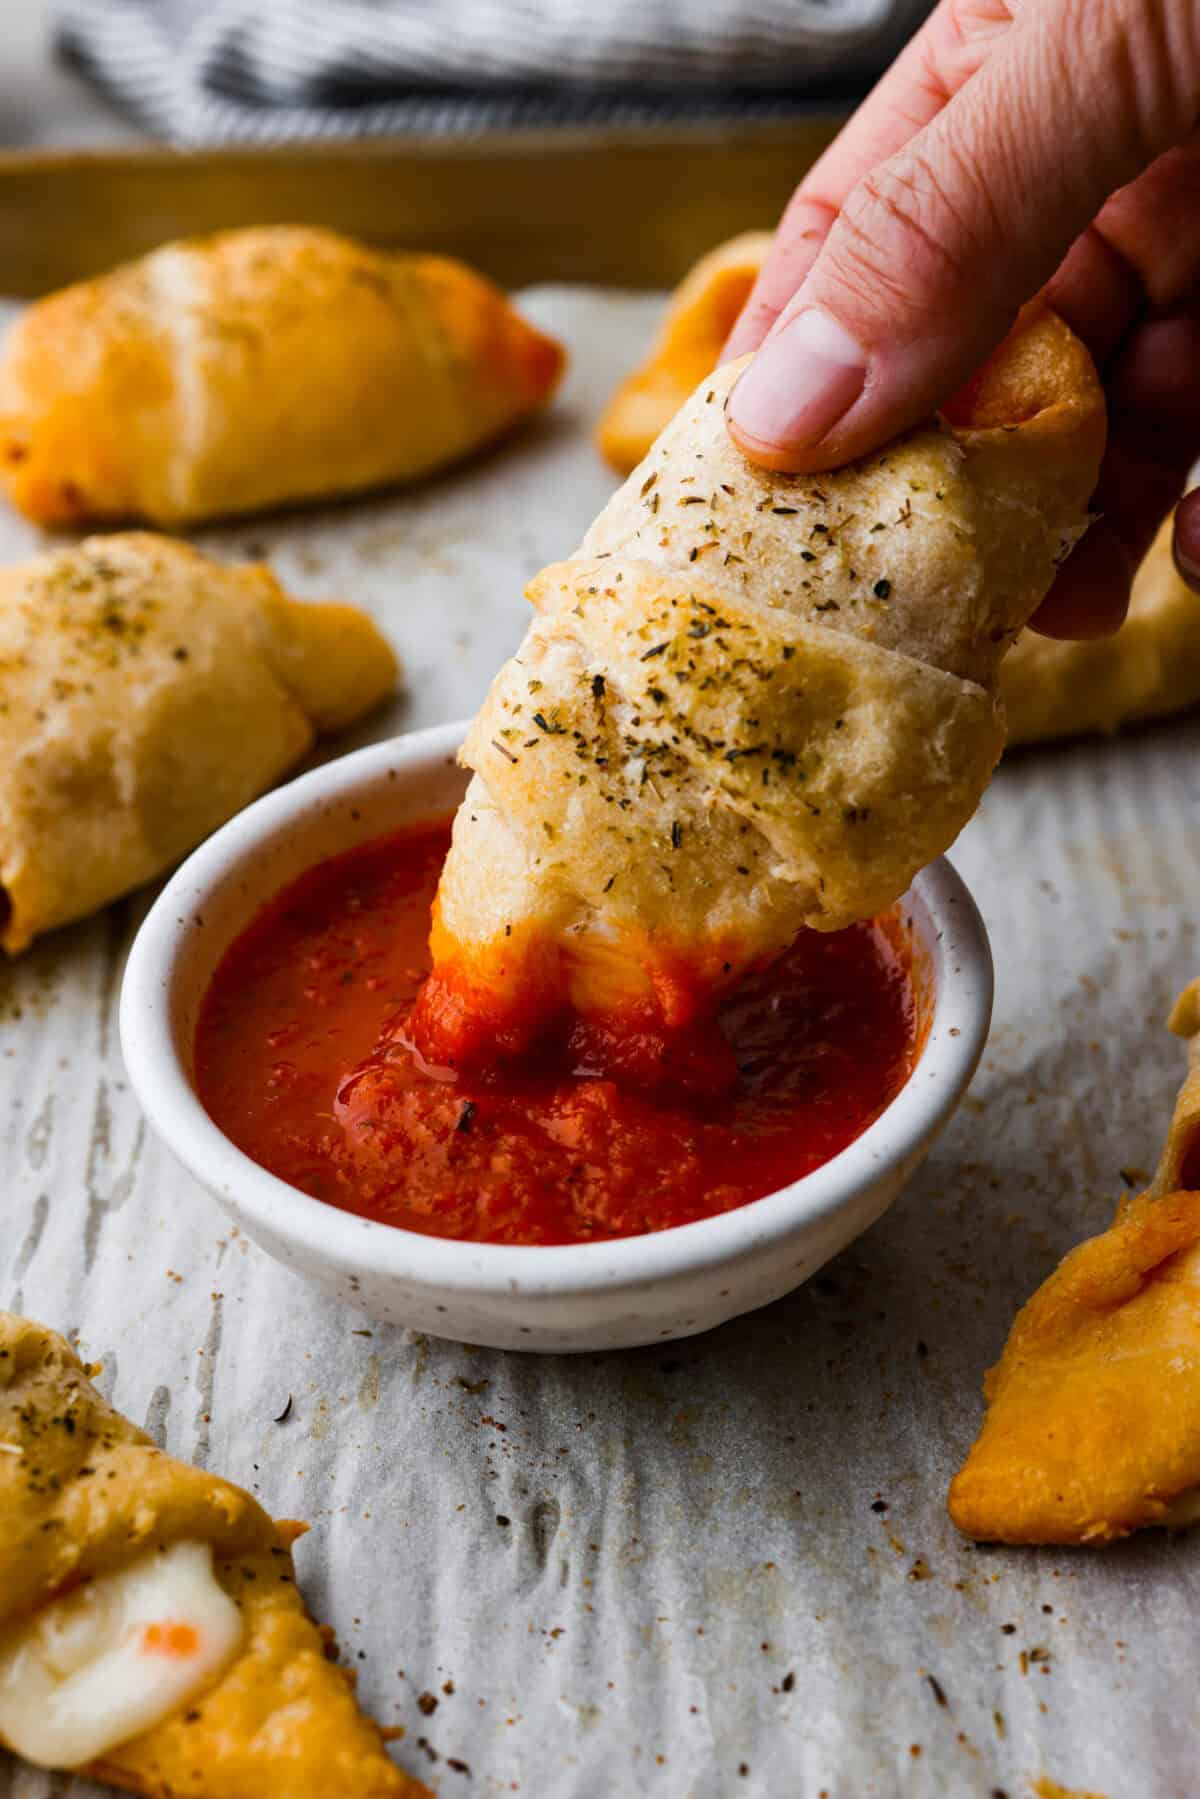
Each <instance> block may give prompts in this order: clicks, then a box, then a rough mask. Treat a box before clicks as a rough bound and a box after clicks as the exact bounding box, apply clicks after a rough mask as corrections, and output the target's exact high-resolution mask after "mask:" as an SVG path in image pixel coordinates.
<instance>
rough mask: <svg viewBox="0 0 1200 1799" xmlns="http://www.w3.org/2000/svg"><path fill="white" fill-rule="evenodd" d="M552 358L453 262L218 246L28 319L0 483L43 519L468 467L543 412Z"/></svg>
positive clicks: (123, 514) (125, 275) (148, 513)
mask: <svg viewBox="0 0 1200 1799" xmlns="http://www.w3.org/2000/svg"><path fill="white" fill-rule="evenodd" d="M562 365H563V354H562V350H561V348H560V347H559V345H558V344H556V343H554V342H553V341H552V340H551V339H550V338H547V337H544V336H543V335H542V334H541V333H540V332H539V331H535V330H534V328H533V327H532V326H531V325H529V324H527V323H526V322H525V320H524V319H523V318H521V317H520V315H519V314H518V313H517V312H515V311H514V310H513V308H512V307H511V306H510V305H509V303H508V301H507V299H506V298H505V296H504V295H503V294H502V293H501V292H500V290H499V289H498V288H496V287H493V286H492V284H491V282H489V281H486V280H484V278H483V277H482V276H481V275H477V274H476V273H475V272H474V271H473V270H472V269H469V268H467V267H465V265H464V264H462V263H460V262H452V261H451V260H449V259H448V258H446V257H442V256H415V255H384V254H380V253H378V252H376V251H374V250H369V249H367V248H366V247H365V246H364V245H361V244H356V243H353V242H351V241H350V239H348V238H344V237H339V236H337V235H336V234H335V233H334V232H332V231H320V230H315V229H312V228H309V227H303V226H295V225H273V226H261V227H257V228H254V229H250V230H245V231H227V232H223V233H221V234H220V235H218V236H216V237H209V238H197V239H194V240H192V241H187V242H183V243H175V244H168V245H166V246H165V247H164V248H163V249H161V250H156V251H154V252H153V254H151V255H149V256H146V257H143V258H142V259H141V260H140V261H138V262H133V263H129V264H127V265H125V266H124V267H122V268H118V269H115V270H113V272H112V273H111V274H109V275H104V276H101V277H100V278H99V279H97V280H94V281H85V282H81V283H80V284H79V285H77V286H75V287H69V288H65V289H64V290H63V291H62V292H60V293H56V294H52V295H50V296H49V297H48V298H47V299H45V300H42V301H40V302H39V303H38V304H36V305H34V306H32V307H30V308H29V310H28V311H27V312H26V313H24V314H23V315H22V317H21V318H20V320H19V321H18V323H17V325H16V326H15V327H14V329H13V332H12V334H11V336H10V337H9V339H8V341H7V344H6V345H5V348H4V352H3V355H2V357H0V478H2V479H3V482H4V485H5V487H6V488H7V490H8V494H9V497H10V498H11V499H12V501H13V503H14V505H16V506H18V507H19V508H20V509H21V511H22V512H24V513H26V514H27V515H28V516H29V517H30V518H31V519H33V520H35V521H36V522H37V523H38V524H41V525H50V526H65V525H80V524H88V523H103V522H114V521H115V522H120V521H124V520H127V519H135V518H136V519H148V520H149V521H150V522H151V523H153V524H158V525H186V524H194V523H195V522H196V521H198V520H200V519H208V518H217V517H225V516H229V515H232V514H235V513H248V512H256V511H260V510H263V509H264V508H267V507H271V506H281V505H290V504H294V503H296V502H300V501H304V500H320V499H330V498H334V497H336V496H338V495H343V494H352V493H358V492H361V491H363V490H364V489H367V488H372V487H379V486H382V485H391V484H393V483H398V482H404V481H414V480H417V479H419V478H420V477H421V476H424V475H429V474H432V473H433V472H434V471H435V470H437V469H440V468H444V467H446V466H447V465H448V464H450V463H452V462H457V461H459V460H461V459H462V458H463V457H464V456H469V455H470V454H471V453H472V452H473V451H475V450H478V449H480V448H481V447H482V446H483V445H484V444H487V443H490V442H491V441H492V440H493V439H494V438H497V437H500V436H502V435H503V434H504V433H505V432H506V431H509V430H510V429H512V427H513V426H515V425H516V424H518V423H519V422H520V421H521V420H522V419H524V418H527V417H528V416H529V415H530V414H531V413H533V412H535V411H537V409H538V408H539V407H540V406H542V405H543V404H544V403H545V402H546V401H547V400H548V399H549V397H550V395H551V393H552V392H553V390H554V387H555V385H556V383H557V381H558V377H559V374H560V373H561V370H562Z"/></svg>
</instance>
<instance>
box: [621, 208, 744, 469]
mask: <svg viewBox="0 0 1200 1799" xmlns="http://www.w3.org/2000/svg"><path fill="white" fill-rule="evenodd" d="M772 237H773V233H772V232H770V231H743V232H742V234H741V236H740V237H735V238H731V239H730V241H729V242H728V243H727V244H720V245H718V247H717V248H716V249H715V250H710V251H709V253H708V255H707V256H702V257H701V258H700V261H699V262H698V263H696V265H695V267H694V268H692V269H690V270H689V271H688V273H687V274H686V275H685V276H684V278H683V280H682V281H681V282H680V284H679V286H678V287H677V288H676V289H675V292H674V293H673V294H672V296H671V299H670V302H669V304H668V306H667V312H666V317H665V318H664V320H663V323H662V328H661V330H660V331H659V333H658V336H657V337H656V338H655V340H654V343H653V345H652V347H651V350H650V353H649V355H648V356H647V358H646V360H645V362H643V363H642V364H641V366H640V367H639V368H636V369H635V370H634V371H633V373H632V374H631V375H628V376H627V377H626V379H625V380H624V381H622V383H621V385H620V387H618V389H617V391H616V393H614V395H613V396H612V399H611V400H610V401H609V403H608V406H607V407H606V409H605V412H604V416H603V418H602V419H601V420H600V423H599V425H598V426H597V428H596V442H597V444H598V445H599V447H600V451H601V454H602V455H603V456H604V457H605V459H606V460H607V461H608V462H610V463H611V464H612V466H613V467H614V468H615V469H616V471H617V473H618V474H621V475H627V474H628V473H629V471H630V469H632V468H635V467H636V466H637V464H638V463H639V462H640V461H641V460H642V457H643V456H644V455H645V454H646V452H647V451H648V450H649V448H650V445H651V444H652V443H653V442H654V440H655V438H656V437H657V436H658V434H659V432H660V431H661V430H662V429H663V427H664V426H665V425H668V424H670V422H671V420H672V419H673V418H674V417H675V414H676V413H677V412H678V411H679V408H680V407H681V406H682V405H683V403H684V401H685V400H686V399H687V398H688V396H689V395H690V394H691V392H692V390H693V388H694V387H695V386H696V384H697V382H699V381H703V379H704V377H705V375H707V374H708V373H709V372H710V370H712V369H713V368H715V367H716V363H717V358H718V356H720V354H721V349H722V346H723V345H724V343H725V339H726V338H727V337H728V336H729V333H730V332H731V331H732V330H733V327H734V323H735V322H736V320H737V316H738V314H739V312H741V310H742V307H743V306H744V305H745V304H746V301H747V300H748V299H749V297H750V289H751V288H752V287H753V286H754V283H755V281H756V280H757V279H758V272H759V270H760V269H761V268H762V265H763V263H764V262H765V261H766V259H767V252H768V250H769V249H770V248H771V242H772Z"/></svg>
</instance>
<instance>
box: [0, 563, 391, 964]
mask: <svg viewBox="0 0 1200 1799" xmlns="http://www.w3.org/2000/svg"><path fill="white" fill-rule="evenodd" d="M0 669H2V670H3V676H2V682H3V687H2V702H3V703H2V704H0V945H2V946H3V948H4V949H6V950H7V951H8V952H9V953H10V954H15V953H16V952H17V951H19V950H23V949H25V948H26V947H27V946H28V945H29V943H30V942H31V941H32V940H33V938H34V937H36V936H38V935H40V933H41V932H43V931H48V930H50V929H52V928H53V927H54V926H55V925H60V924H66V923H68V922H69V921H70V920H71V919H75V918H82V917H83V916H84V915H85V914H86V913H88V912H94V911H95V910H96V909H97V908H98V907H100V906H103V905H106V904H107V903H108V902H109V901H110V900H112V899H115V898H117V896H118V895H119V894H122V893H126V892H128V891H129V890H130V888H133V887H137V886H140V885H141V884H142V882H144V881H150V880H153V879H154V877H155V876H156V875H159V874H161V873H162V872H163V871H164V869H166V868H168V867H169V866H170V865H171V863H172V862H175V861H176V860H177V859H178V858H179V857H180V856H182V855H184V854H185V853H186V852H187V851H188V850H190V849H192V848H194V846H195V845H196V844H197V843H199V842H200V840H201V838H203V837H205V836H207V835H208V833H209V832H210V831H212V830H215V828H216V827H217V826H218V825H220V824H223V823H224V822H225V820H226V819H227V818H230V817H232V815H233V814H234V813H235V812H236V811H238V810H239V808H240V807H242V806H244V805H245V804H246V803H247V801H248V800H251V799H253V798H254V797H255V795H256V794H259V793H261V792H262V791H263V790H264V788H266V787H269V786H270V785H271V783H272V782H273V781H275V780H277V779H278V778H279V776H280V775H281V774H283V772H284V770H285V769H287V768H289V767H290V766H291V764H292V763H294V762H296V761H298V760H299V758H300V757H301V756H303V755H304V753H305V751H306V750H308V749H309V748H310V747H311V745H312V743H313V740H314V738H315V736H316V734H317V733H318V732H323V731H338V730H341V729H343V727H344V726H346V725H348V724H349V723H350V722H351V721H352V720H353V719H356V718H358V717H359V716H360V714H362V713H363V712H366V711H368V710H369V709H370V708H371V707H372V706H374V705H376V704H377V703H378V702H379V701H380V700H381V699H382V698H383V697H384V695H385V694H386V693H388V692H389V691H390V689H391V688H392V686H393V685H394V683H395V679H396V659H395V657H394V655H393V654H392V652H391V650H390V649H389V648H388V645H387V643H386V642H385V641H384V639H383V638H382V637H381V636H380V634H379V632H378V631H377V630H376V628H375V626H374V625H373V624H372V623H371V621H370V619H369V618H367V617H366V615H365V614H364V613H362V612H359V611H358V610H357V609H356V608H355V607H353V606H341V605H332V604H329V605H321V604H307V603H304V602H301V601H296V600H292V599H289V597H288V596H287V594H286V593H285V592H284V591H283V589H282V588H281V587H280V585H279V583H278V582H277V581H276V580H275V578H274V576H273V575H272V574H271V572H270V570H269V569H267V568H265V567H258V566H251V565H246V566H243V567H240V568H227V567H222V566H221V565H220V564H218V563H215V562H211V561H210V560H209V559H208V558H207V557H205V556H202V555H200V553H199V552H198V551H196V550H193V549H190V548H188V546H187V545H185V544H181V543H176V542H175V541H174V540H173V539H171V538H164V537H154V536H151V535H149V534H142V533H129V534H125V535H118V536H113V537H92V538H88V539H86V540H85V541H84V542H83V543H81V544H79V545H78V546H76V547H75V548H72V549H64V550H58V551H55V552H53V553H51V554H49V555H45V556H39V557H38V558H37V559H36V560H34V561H32V562H26V563H23V564H21V565H20V566H18V567H11V568H5V569H0Z"/></svg>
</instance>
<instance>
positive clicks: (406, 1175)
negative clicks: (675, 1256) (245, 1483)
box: [194, 818, 919, 1245]
mask: <svg viewBox="0 0 1200 1799" xmlns="http://www.w3.org/2000/svg"><path fill="white" fill-rule="evenodd" d="M449 837H450V820H449V819H448V818H445V819H437V820H435V821H427V822H425V823H423V824H418V825H410V826H408V827H406V828H405V829H403V830H401V831H399V832H395V833H392V834H389V835H388V836H386V837H382V838H378V839H375V840H373V841H371V842H369V843H366V844H363V845H360V846H359V847H358V848H356V849H353V850H349V851H347V852H345V853H343V854H342V855H339V856H335V857H332V858H330V859H329V860H328V861H325V862H322V863H320V864H318V865H317V866H316V867H315V868H313V869H310V870H308V871H307V873H305V874H303V875H301V876H300V877H299V878H298V879H297V880H296V881H294V882H292V883H291V884H290V885H289V886H288V887H286V888H285V889H284V890H283V892H282V893H280V894H278V895H277V896H276V897H275V898H274V899H273V900H272V901H270V902H269V903H268V905H267V906H265V907H264V908H263V910H262V911H261V912H260V913H259V915H258V917H257V918H256V919H254V921H253V922H252V923H251V924H250V925H249V927H248V928H247V929H246V930H245V931H244V932H243V933H242V934H241V936H240V937H238V938H237V939H236V940H235V941H234V942H233V944H232V945H231V946H230V947H229V949H228V950H227V951H226V953H225V955H224V957H223V958H222V961H221V963H220V964H219V966H218V967H217V970H216V972H215V974H214V976H213V979H212V982H211V984H210V987H209V990H208V993H207V994H206V996H205V1000H204V1004H203V1006H202V1008H201V1013H200V1018H199V1021H198V1024H197V1029H196V1041H195V1058H194V1067H195V1077H194V1078H195V1084H196V1089H197V1092H198V1094H199V1097H200V1099H201V1101H202V1103H203V1105H204V1106H205V1109H206V1110H207V1111H208V1113H209V1115H210V1116H211V1117H212V1119H213V1120H214V1122H215V1123H216V1124H217V1125H218V1126H219V1127H220V1128H221V1130H222V1131H224V1133H225V1134H226V1136H228V1137H229V1138H230V1140H231V1141H232V1142H233V1143H235V1144H236V1145H237V1146H238V1148H240V1149H241V1150H242V1151H244V1153H245V1154H247V1155H248V1156H250V1157H251V1158H252V1159H253V1160H254V1161H256V1162H258V1163H259V1164H261V1165H262V1166H263V1167H265V1168H267V1169H269V1170H270V1171H271V1172H272V1173H273V1174H276V1175H278V1176H279V1177H280V1178H281V1179H283V1180H285V1181H288V1182H289V1183H290V1184H291V1185H293V1186H295V1187H298V1188H299V1189H300V1190H301V1191H303V1192H305V1193H309V1194H311V1195H312V1196H313V1197H314V1198H317V1199H320V1200H323V1201H325V1202H326V1203H328V1204H331V1205H334V1206H338V1207H340V1208H341V1209H343V1210H345V1211H348V1212H352V1213H356V1214H358V1215H359V1216H363V1217H368V1218H373V1219H376V1220H379V1221H381V1222H383V1223H387V1224H391V1225H396V1226H400V1227H402V1228H404V1229H407V1230H413V1231H420V1232H424V1233H426V1234H429V1235H434V1236H440V1237H451V1238H458V1239H465V1240H471V1241H477V1242H492V1243H509V1244H529V1245H538V1244H550V1243H576V1242H589V1241H603V1240H606V1239H612V1238H616V1237H625V1236H633V1235H637V1234H640V1233H642V1232H646V1231H655V1230H662V1229H666V1228H668V1227H670V1226H673V1225H678V1224H685V1223H690V1222H693V1221H695V1220H697V1219H701V1218H706V1217H711V1216H714V1215H715V1214H717V1213H720V1212H725V1211H728V1210H730V1209H732V1208H733V1207H735V1206H741V1205H745V1204H748V1203H749V1202H751V1201H753V1200H755V1199H758V1198H761V1197H762V1196H763V1195H765V1194H767V1193H773V1192H775V1191H777V1190H778V1189H779V1188H781V1187H784V1186H786V1185H787V1184H788V1183H789V1182H791V1181H794V1180H797V1179H799V1178H800V1177H801V1176H803V1175H805V1174H808V1173H811V1172H812V1170H813V1169H815V1168H818V1167H820V1166H821V1165H822V1164H823V1163H825V1162H827V1161H828V1160H830V1158H831V1157H832V1156H834V1155H836V1154H837V1153H838V1152H839V1151H840V1150H842V1149H844V1148H845V1147H846V1145H847V1144H848V1143H850V1142H852V1141H853V1140H854V1139H855V1138H856V1137H858V1136H859V1135H860V1134H861V1133H862V1131H863V1130H865V1129H866V1127H867V1126H868V1125H869V1124H870V1123H872V1122H873V1120H874V1119H875V1118H877V1117H878V1116H879V1114H880V1112H882V1111H883V1110H884V1108H885V1107H886V1106H887V1105H888V1103H889V1102H890V1101H891V1099H893V1098H894V1096H895V1094H896V1093H897V1092H898V1091H899V1090H900V1088H901V1087H902V1086H903V1085H904V1083H905V1081H906V1080H907V1079H908V1076H909V1074H910V1073H911V1071H912V1068H913V1066H914V1063H915V1061H916V1058H917V1054H918V1048H919V1031H918V1023H917V1006H916V1003H915V997H914V991H913V983H912V978H911V970H910V965H909V959H908V955H907V951H906V947H905V944H904V941H903V938H902V936H901V934H900V933H899V932H898V931H897V930H896V929H895V928H894V927H893V925H892V923H891V921H889V920H885V921H877V922H875V923H872V924H864V925H856V926H852V927H851V928H850V929H849V930H846V931H840V932H835V933H830V934H817V933H815V932H805V933H804V934H803V935H802V936H801V938H800V939H799V940H798V942H797V943H796V944H795V945H794V946H793V948H792V949H791V950H789V951H788V952H787V953H786V954H785V955H784V956H783V957H782V958H780V960H778V961H777V962H775V963H774V964H772V966H771V967H769V968H767V969H764V970H762V971H760V972H758V973H753V974H751V975H749V976H748V977H747V978H746V979H745V980H744V981H743V982H742V983H741V985H740V986H739V987H738V988H737V989H736V990H735V991H734V992H733V993H732V994H731V995H730V996H729V997H728V998H727V999H726V1000H725V1002H724V1003H723V1004H722V1006H721V1008H720V1011H719V1014H718V1018H717V1021H716V1024H715V1025H714V1024H713V1023H712V1022H711V1021H710V1022H709V1023H708V1024H707V1025H706V1026H705V1027H704V1030H705V1031H706V1032H707V1033H708V1035H709V1037H710V1038H711V1037H712V1035H713V1033H714V1031H719V1033H720V1038H721V1043H720V1057H721V1058H722V1059H723V1060H725V1061H728V1062H729V1064H730V1067H731V1068H732V1069H735V1070H736V1079H735V1080H734V1082H733V1084H732V1085H731V1086H730V1087H729V1088H728V1089H727V1090H725V1091H720V1092H705V1093H696V1092H688V1091H687V1090H686V1088H685V1087H676V1086H672V1085H671V1084H670V1083H668V1084H665V1085H661V1086H656V1087H654V1088H653V1089H649V1088H647V1087H646V1086H644V1085H642V1084H640V1083H637V1082H634V1081H631V1080H627V1079H622V1080H613V1079H612V1078H609V1076H608V1073H607V1072H606V1069H605V1067H604V1066H603V1065H602V1064H601V1063H600V1062H597V1061H596V1060H595V1059H594V1057H593V1056H591V1055H585V1059H584V1061H583V1063H582V1065H581V1064H580V1063H579V1061H578V1059H577V1057H575V1056H572V1054H571V1053H570V1049H571V1039H570V1038H567V1039H565V1040H563V1039H560V1040H559V1041H558V1042H557V1043H553V1044H552V1043H548V1044H547V1046H546V1048H545V1050H544V1051H543V1052H542V1053H540V1054H538V1055H535V1056H533V1057H531V1058H529V1059H527V1060H526V1061H525V1062H522V1063H519V1064H513V1063H511V1062H504V1063H497V1065H496V1066H495V1067H494V1068H490V1069H489V1068H484V1069H482V1070H477V1069H474V1068H472V1070H471V1071H470V1073H469V1074H463V1075H460V1076H456V1075H455V1073H454V1071H453V1070H447V1069H429V1068H427V1067H426V1066H425V1065H424V1064H423V1063H422V1062H421V1061H420V1059H419V1058H418V1057H417V1056H415V1054H414V1053H413V1052H412V1050H411V1049H410V1048H409V1046H408V1043H407V1040H406V1037H405V1034H404V1024H405V1021H406V1019H407V1016H408V1013H409V1012H410V1010H411V1008H412V1005H413V1003H414V1000H415V998H416V995H417V992H418V989H419V987H420V985H421V982H422V980H423V979H424V976H425V974H426V973H427V972H428V968H429V955H428V949H427V942H426V940H427V936H428V930H429V914H430V905H431V902H432V898H433V894H434V890H435V888H436V885H437V879H438V875H439V873H440V870H441V864H442V861H443V859H444V857H445V853H446V848H447V846H448V843H449ZM576 1048H578V1045H576ZM696 1054H697V1060H698V1062H699V1063H700V1064H701V1065H703V1064H704V1062H705V1057H706V1051H705V1047H704V1045H703V1044H702V1043H701V1044H699V1045H698V1047H697V1052H696ZM615 1059H616V1060H617V1061H618V1062H620V1061H621V1059H622V1058H621V1056H620V1054H619V1053H618V1054H617V1056H616V1058H615ZM633 1060H634V1063H635V1064H636V1065H639V1066H644V1065H645V1061H646V1045H645V1044H644V1043H642V1044H639V1045H638V1054H637V1056H636V1057H634V1058H633Z"/></svg>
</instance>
